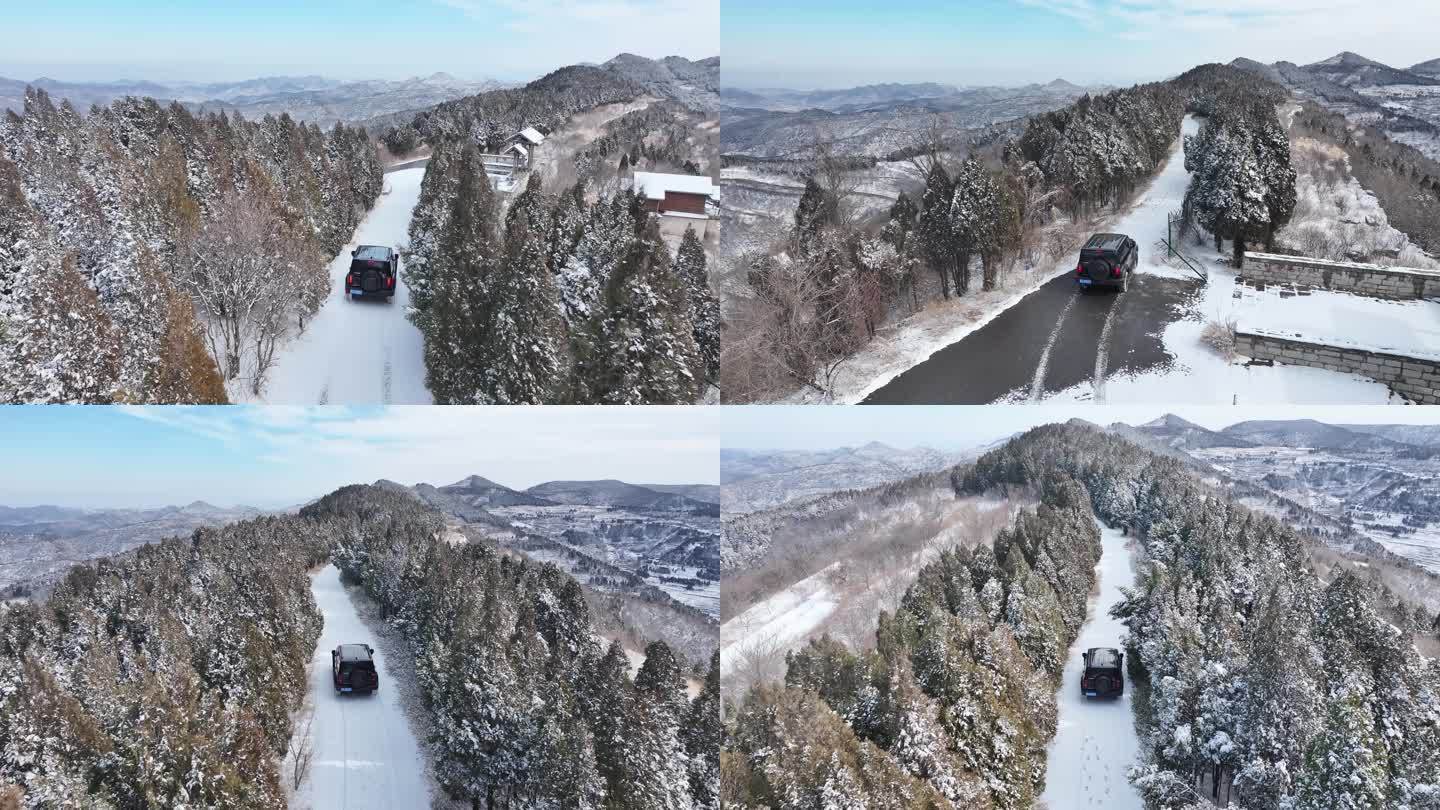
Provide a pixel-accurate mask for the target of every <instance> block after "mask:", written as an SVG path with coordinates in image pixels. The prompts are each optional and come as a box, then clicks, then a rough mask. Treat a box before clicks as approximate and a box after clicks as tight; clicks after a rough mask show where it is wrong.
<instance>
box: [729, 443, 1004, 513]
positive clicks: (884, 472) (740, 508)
mask: <svg viewBox="0 0 1440 810" xmlns="http://www.w3.org/2000/svg"><path fill="white" fill-rule="evenodd" d="M980 452H981V451H980V450H971V451H964V452H946V451H941V450H934V449H931V448H928V447H915V448H908V449H900V448H895V447H891V446H890V445H887V444H883V443H881V442H870V443H869V444H865V445H861V446H859V447H840V448H836V449H834V450H740V449H733V448H721V450H720V493H721V495H720V498H721V505H722V508H723V511H724V513H725V514H726V515H732V514H740V513H744V512H755V511H759V510H761V509H769V508H771V507H774V506H779V505H781V504H784V503H789V502H791V501H796V500H801V499H806V498H813V497H816V496H819V495H827V494H829V493H831V492H839V491H841V490H846V489H865V488H867V487H873V486H876V485H877V484H885V483H889V482H891V481H899V480H901V479H904V478H909V477H911V476H913V475H916V474H917V473H925V472H934V471H936V470H943V469H945V468H947V467H951V466H954V465H955V464H957V463H959V462H961V461H964V460H966V459H971V458H975V457H976V456H978V455H979V453H980Z"/></svg>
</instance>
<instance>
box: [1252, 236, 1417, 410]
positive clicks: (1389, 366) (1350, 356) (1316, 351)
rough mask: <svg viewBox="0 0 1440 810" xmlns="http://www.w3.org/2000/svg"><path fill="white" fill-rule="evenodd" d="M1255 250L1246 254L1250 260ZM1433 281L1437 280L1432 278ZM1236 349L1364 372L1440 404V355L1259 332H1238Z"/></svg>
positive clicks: (1405, 393)
mask: <svg viewBox="0 0 1440 810" xmlns="http://www.w3.org/2000/svg"><path fill="white" fill-rule="evenodd" d="M1250 255H1251V254H1246V260H1247V264H1248V260H1249V257H1250ZM1432 283H1433V282H1432ZM1235 351H1236V353H1237V354H1242V355H1245V356H1246V357H1250V358H1252V359H1255V360H1270V361H1273V362H1276V363H1285V364H1287V365H1292V366H1311V367H1312V368H1323V369H1329V370H1330V371H1340V372H1344V373H1347V374H1360V375H1363V376H1365V377H1369V378H1370V379H1372V380H1375V381H1377V382H1381V383H1384V384H1385V385H1386V386H1388V387H1389V388H1390V390H1391V391H1394V392H1395V393H1397V394H1400V395H1401V396H1403V397H1405V398H1406V399H1408V400H1410V401H1411V402H1416V403H1419V404H1422V405H1435V404H1440V359H1430V358H1420V357H1408V356H1405V355H1400V354H1390V353H1387V352H1378V351H1371V350H1369V349H1361V348H1357V347H1353V346H1331V345H1328V344H1325V343H1316V342H1311V341H1305V340H1297V339H1295V338H1283V337H1277V336H1275V335H1267V334H1263V333H1257V332H1246V331H1239V330H1237V331H1236V332H1235Z"/></svg>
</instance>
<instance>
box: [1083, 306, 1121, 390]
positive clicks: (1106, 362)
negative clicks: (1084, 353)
mask: <svg viewBox="0 0 1440 810" xmlns="http://www.w3.org/2000/svg"><path fill="white" fill-rule="evenodd" d="M1122 297H1123V296H1122ZM1121 306H1123V302H1117V303H1115V304H1114V305H1113V306H1111V307H1110V309H1109V311H1108V312H1106V313H1105V325H1104V326H1101V327H1100V342H1099V347H1098V349H1097V350H1096V352H1095V377H1094V379H1093V380H1092V381H1091V383H1090V385H1091V388H1092V389H1093V390H1094V392H1095V401H1096V402H1104V401H1105V372H1106V371H1108V370H1109V366H1110V328H1111V326H1112V325H1113V324H1114V323H1115V312H1116V311H1117V310H1119V309H1120V307H1121Z"/></svg>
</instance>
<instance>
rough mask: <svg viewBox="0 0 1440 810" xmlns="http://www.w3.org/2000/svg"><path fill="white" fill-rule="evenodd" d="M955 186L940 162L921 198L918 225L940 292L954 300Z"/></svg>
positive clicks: (922, 250) (922, 247) (918, 235)
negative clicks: (952, 208) (952, 278)
mask: <svg viewBox="0 0 1440 810" xmlns="http://www.w3.org/2000/svg"><path fill="white" fill-rule="evenodd" d="M954 196H955V186H954V184H953V183H952V182H951V181H950V176H949V175H948V174H947V173H946V172H945V169H944V167H942V166H940V165H939V164H938V163H937V164H936V165H935V166H934V167H933V168H932V169H931V170H930V174H929V175H927V176H926V178H925V194H924V196H922V197H921V198H920V216H919V218H918V219H917V220H916V222H915V238H916V240H918V247H919V249H920V253H921V255H923V256H924V257H925V259H926V261H927V262H928V263H929V264H930V267H931V268H932V269H934V270H935V272H936V273H937V274H938V275H939V276H940V291H941V293H942V294H943V295H944V297H945V298H949V297H950V268H951V267H952V266H953V265H954V261H955V257H954V251H953V250H952V246H953V244H954V232H953V231H952V230H951V227H950V223H951V219H950V204H951V201H952V200H953V198H954Z"/></svg>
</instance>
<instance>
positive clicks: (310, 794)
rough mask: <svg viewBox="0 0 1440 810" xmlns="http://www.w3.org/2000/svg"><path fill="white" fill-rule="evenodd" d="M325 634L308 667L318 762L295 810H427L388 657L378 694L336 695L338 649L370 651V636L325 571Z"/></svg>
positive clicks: (335, 578) (318, 580) (318, 586)
mask: <svg viewBox="0 0 1440 810" xmlns="http://www.w3.org/2000/svg"><path fill="white" fill-rule="evenodd" d="M311 589H312V590H313V591H314V593H315V601H316V603H317V604H318V605H319V607H320V612H321V613H323V614H324V616H325V628H324V629H323V630H322V631H321V633H320V642H319V643H318V644H317V645H316V647H315V654H314V656H313V657H312V658H311V661H310V667H311V672H310V699H311V700H312V701H313V703H314V707H315V724H314V728H313V732H312V738H313V740H314V760H313V764H312V766H311V772H310V779H309V781H308V782H306V784H305V785H303V786H302V788H301V791H300V792H299V793H298V794H297V796H296V800H295V802H293V804H292V806H293V807H294V808H296V810H300V809H301V808H308V810H332V809H333V810H394V808H401V807H413V808H422V807H429V806H430V798H429V794H428V790H427V788H426V780H425V765H424V761H423V760H422V759H421V754H420V746H419V744H418V743H417V742H416V740H415V735H414V733H413V732H412V731H411V729H410V724H409V721H408V720H407V718H406V716H405V713H404V711H403V710H402V709H401V706H400V694H399V690H398V689H396V688H395V682H394V680H392V676H391V670H390V668H389V667H387V666H386V663H385V656H384V654H383V653H381V652H378V651H377V652H376V667H377V668H378V669H379V671H380V689H379V691H377V692H375V693H374V694H371V695H362V696H353V695H338V694H336V693H335V688H334V686H333V684H332V682H331V676H330V651H331V650H333V649H335V647H337V646H339V645H340V644H366V643H368V644H371V645H372V646H375V642H374V640H373V639H371V638H370V632H369V631H368V630H367V629H366V628H365V625H364V623H363V622H361V620H360V616H359V614H358V613H356V611H355V606H354V605H353V604H351V602H350V597H349V595H348V594H347V593H346V592H345V587H344V586H343V585H341V584H340V572H339V570H338V569H336V568H335V566H333V565H327V566H325V568H324V569H322V570H321V571H320V572H319V573H318V574H316V575H314V577H313V578H312V580H311Z"/></svg>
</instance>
